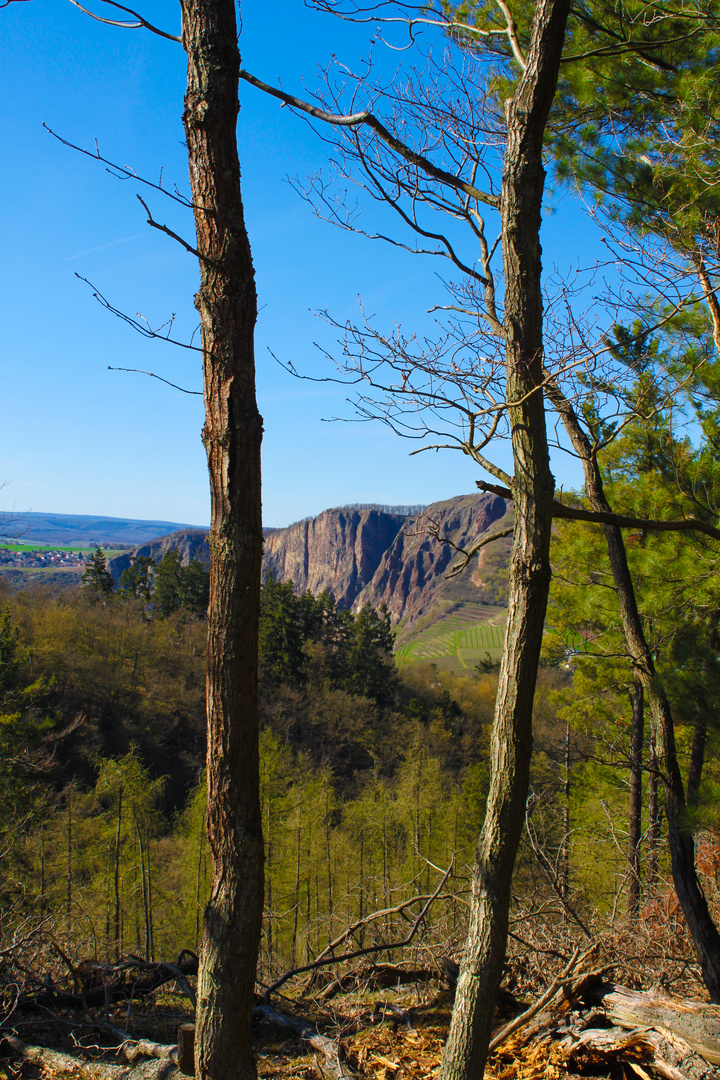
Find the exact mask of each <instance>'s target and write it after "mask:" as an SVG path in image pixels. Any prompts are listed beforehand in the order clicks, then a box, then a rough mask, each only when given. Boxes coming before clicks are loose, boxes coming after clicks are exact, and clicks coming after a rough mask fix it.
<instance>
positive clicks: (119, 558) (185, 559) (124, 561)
mask: <svg viewBox="0 0 720 1080" xmlns="http://www.w3.org/2000/svg"><path fill="white" fill-rule="evenodd" d="M207 535H208V530H207V529H181V530H180V531H179V532H174V533H170V535H169V536H161V537H159V538H158V539H157V540H150V541H149V543H147V544H141V545H140V547H136V548H135V550H134V551H128V552H126V553H125V554H123V555H116V556H115V558H114V559H110V561H109V562H108V570H109V571H110V573H111V574H112V576H113V580H114V582H115V584H116V585H117V583H118V582H119V580H120V575H121V574H122V572H123V570H126V569H127V567H128V566H129V565H130V560H131V559H133V558H134V557H135V556H136V555H144V556H148V555H149V556H150V558H151V559H154V560H155V562H160V560H161V559H162V557H163V555H164V554H165V552H166V551H170V550H171V548H175V549H177V550H178V551H179V552H180V555H181V557H182V564H183V566H187V564H188V563H189V562H192V560H193V559H199V560H200V562H201V563H204V564H205V566H209V565H210V548H209V547H208V543H207Z"/></svg>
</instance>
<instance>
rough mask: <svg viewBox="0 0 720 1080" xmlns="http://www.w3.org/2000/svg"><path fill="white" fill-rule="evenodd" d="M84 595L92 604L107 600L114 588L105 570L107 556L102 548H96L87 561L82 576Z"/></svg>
mask: <svg viewBox="0 0 720 1080" xmlns="http://www.w3.org/2000/svg"><path fill="white" fill-rule="evenodd" d="M82 587H83V589H84V590H85V595H86V596H87V597H88V598H89V599H90V600H91V601H92V602H93V603H94V602H95V601H97V600H101V599H103V598H105V599H107V597H108V596H109V595H110V593H111V592H112V591H113V589H114V588H115V582H114V581H113V578H112V574H111V573H110V571H109V570H108V568H107V556H106V555H105V552H104V551H103V549H102V548H100V547H97V548H95V551H94V552H93V553H92V555H91V556H90V558H89V559H88V561H87V564H86V566H85V569H84V571H83V576H82Z"/></svg>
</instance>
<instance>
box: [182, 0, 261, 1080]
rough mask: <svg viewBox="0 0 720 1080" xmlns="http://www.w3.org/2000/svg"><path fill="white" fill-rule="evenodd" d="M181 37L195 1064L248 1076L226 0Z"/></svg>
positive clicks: (242, 382)
mask: <svg viewBox="0 0 720 1080" xmlns="http://www.w3.org/2000/svg"><path fill="white" fill-rule="evenodd" d="M183 46H184V48H185V51H186V53H187V57H188V77H187V93H186V96H185V112H184V116H183V122H184V125H185V135H186V139H187V147H188V162H189V170H190V187H191V191H192V200H193V207H194V214H195V229H196V235H197V249H198V252H199V254H200V288H199V290H198V292H197V295H196V297H195V306H196V307H197V310H198V312H199V314H200V326H201V340H202V347H203V380H204V394H205V414H206V420H205V427H204V429H203V442H204V444H205V449H206V452H207V458H208V470H209V474H210V492H211V526H210V556H211V562H210V603H209V607H208V653H207V683H206V693H207V722H208V746H207V783H208V812H207V813H208V838H209V841H210V849H211V851H212V857H213V878H212V888H211V895H210V900H209V903H208V905H207V908H206V910H205V921H204V930H203V941H202V946H201V956H200V969H199V973H198V1002H197V1018H196V1042H195V1054H196V1058H195V1060H196V1074H197V1076H198V1077H199V1078H203V1080H205V1078H207V1080H210V1078H212V1080H251V1078H252V1080H254V1077H255V1075H256V1069H255V1060H254V1057H253V1053H252V1040H251V1029H250V1020H251V1012H252V1003H253V988H254V980H255V971H256V967H257V956H258V947H259V944H260V934H261V929H262V912H263V842H262V822H261V812H260V790H259V789H260V784H259V749H258V687H257V680H258V619H259V606H260V567H261V560H262V517H261V505H260V444H261V440H262V420H261V417H260V414H259V412H258V409H257V404H256V398H255V360H254V352H253V335H254V329H255V321H256V317H257V298H256V293H255V279H254V271H253V266H252V259H251V255H250V245H249V242H248V237H247V232H246V229H245V221H244V217H243V206H242V199H241V194H240V167H239V163H238V155H237V141H236V125H237V115H238V80H239V71H240V55H239V52H238V47H237V24H236V19H235V5H234V2H233V0H184V4H183Z"/></svg>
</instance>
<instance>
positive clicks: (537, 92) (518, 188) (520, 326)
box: [440, 0, 569, 1080]
mask: <svg viewBox="0 0 720 1080" xmlns="http://www.w3.org/2000/svg"><path fill="white" fill-rule="evenodd" d="M568 10H569V0H540V2H539V3H537V4H536V5H535V14H534V20H533V28H532V36H531V41H530V47H529V50H528V54H527V58H526V69H525V71H524V73H523V76H522V78H521V79H520V82H519V84H518V87H517V90H516V91H515V94H514V95H513V97H512V99H511V100H510V101H509V102H508V105H507V117H508V140H507V148H506V151H505V163H504V169H503V186H502V206H501V212H502V247H503V262H504V273H505V318H504V329H505V334H506V343H507V344H506V350H507V351H506V382H507V391H506V392H507V398H508V402H509V403H510V407H509V414H510V423H511V430H512V445H513V458H514V463H515V469H514V478H513V498H514V502H515V529H514V535H513V546H512V553H511V557H510V570H509V604H508V619H507V629H506V633H505V646H504V650H503V658H502V663H501V667H500V678H499V684H498V695H497V700H496V704H495V719H494V724H493V733H492V741H491V781H490V791H489V793H488V800H487V808H486V811H485V821H484V823H483V828H482V832H481V834H480V837H479V840H478V845H477V851H476V856H475V868H474V873H473V883H472V905H471V911H470V926H469V930H468V940H467V945H466V949H465V954H464V957H463V961H462V964H461V969H460V975H459V978H458V984H457V992H456V999H455V1008H454V1010H453V1017H452V1023H451V1027H450V1034H449V1036H448V1041H447V1045H446V1047H445V1053H444V1055H443V1061H442V1066H441V1069H440V1080H471V1078H472V1080H478V1078H480V1077H481V1076H482V1074H483V1071H484V1068H485V1059H486V1057H487V1049H488V1044H489V1041H490V1030H491V1025H492V1020H493V1012H494V1005H495V998H496V995H497V990H498V987H499V985H500V977H501V975H502V966H503V961H504V959H505V947H506V943H507V931H508V917H509V909H510V888H511V881H512V873H513V867H514V865H515V855H516V853H517V847H518V843H519V841H520V836H521V833H522V828H523V823H524V820H525V803H526V799H527V791H528V782H529V775H530V756H531V753H532V707H533V697H534V693H535V682H536V678H537V668H538V663H539V659H540V646H541V643H542V633H543V624H544V621H545V609H546V606H547V598H548V591H549V588H550V533H551V527H552V501H553V493H554V480H553V476H552V473H551V472H550V459H549V452H548V445H547V436H546V431H545V412H544V403H543V394H542V391H541V390H540V389H539V387H540V386H541V384H542V381H543V309H542V288H541V249H540V239H539V236H540V220H541V208H542V198H543V189H544V182H545V171H544V169H543V164H542V147H543V138H544V133H545V125H546V123H547V119H548V115H549V112H550V106H551V104H552V100H553V97H554V94H555V87H556V84H557V75H558V68H559V64H560V55H561V53H562V47H563V42H564V37H565V24H566V21H567V16H568ZM513 403H517V404H513Z"/></svg>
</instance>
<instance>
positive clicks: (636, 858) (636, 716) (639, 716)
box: [628, 681, 645, 919]
mask: <svg viewBox="0 0 720 1080" xmlns="http://www.w3.org/2000/svg"><path fill="white" fill-rule="evenodd" d="M630 697H631V702H632V734H631V740H630V821H629V828H628V871H629V879H628V916H629V917H630V918H631V919H634V918H635V917H636V916H637V913H638V911H639V909H640V837H641V836H642V781H643V740H644V737H645V699H644V694H643V688H642V683H640V682H638V681H636V682H634V683H633V686H632V692H631V695H630Z"/></svg>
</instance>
